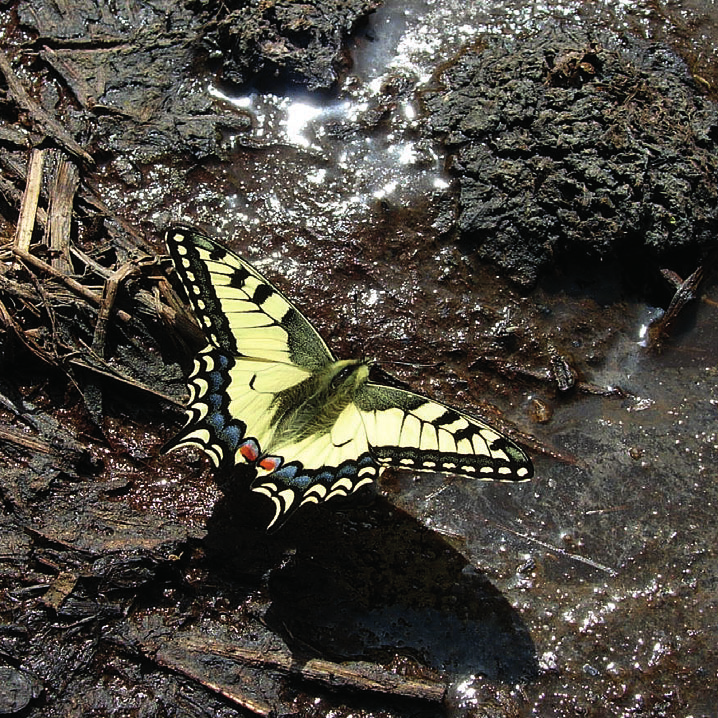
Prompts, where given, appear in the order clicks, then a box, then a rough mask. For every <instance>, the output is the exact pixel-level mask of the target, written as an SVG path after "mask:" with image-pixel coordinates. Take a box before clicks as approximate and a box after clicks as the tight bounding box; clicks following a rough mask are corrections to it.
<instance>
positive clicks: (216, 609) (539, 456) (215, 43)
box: [0, 0, 718, 718]
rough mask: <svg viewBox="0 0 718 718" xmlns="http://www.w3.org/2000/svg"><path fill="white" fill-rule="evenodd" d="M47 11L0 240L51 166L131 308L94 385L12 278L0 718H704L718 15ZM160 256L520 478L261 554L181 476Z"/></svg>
mask: <svg viewBox="0 0 718 718" xmlns="http://www.w3.org/2000/svg"><path fill="white" fill-rule="evenodd" d="M63 8H64V6H63ZM63 8H60V7H59V6H57V5H56V4H53V3H47V4H46V3H44V2H42V0H35V1H34V2H33V3H18V4H15V3H12V2H11V3H5V4H3V7H2V9H1V10H0V12H1V13H2V17H3V23H2V26H3V28H4V29H3V30H2V31H0V50H1V51H2V54H3V57H4V58H6V60H3V62H2V67H1V68H0V70H2V73H3V75H4V77H5V80H4V82H3V84H2V91H3V93H4V94H3V99H4V104H3V105H2V106H0V115H1V117H0V165H1V166H2V168H3V177H2V178H0V179H1V180H2V185H0V192H1V193H2V204H1V205H0V215H2V218H1V221H0V227H2V233H3V236H4V237H7V238H8V240H10V239H11V238H12V237H13V235H14V233H15V227H16V225H19V224H21V221H22V217H21V216H20V213H19V207H20V205H21V202H22V194H23V190H24V187H25V184H26V182H28V183H29V181H30V180H29V177H28V175H27V169H26V168H27V164H28V158H29V157H30V150H31V148H35V149H38V148H40V149H42V148H46V149H48V150H49V151H51V152H54V153H60V154H62V155H63V156H64V157H65V158H66V159H68V160H69V161H70V162H71V163H73V164H74V165H75V166H76V167H77V173H78V176H79V180H78V188H77V193H76V195H75V200H74V205H73V210H72V220H71V236H72V243H73V246H74V248H75V249H76V250H79V253H78V251H74V253H73V254H72V256H71V260H70V263H71V265H72V268H73V276H75V277H76V281H78V282H80V283H81V284H83V285H84V286H86V287H87V288H90V289H92V290H93V291H97V292H99V293H101V291H102V286H103V285H105V284H106V283H107V282H108V280H110V279H112V278H113V277H114V278H116V275H113V271H115V270H117V269H118V268H122V267H127V266H129V265H130V264H132V266H136V267H138V269H137V271H133V272H132V273H129V272H128V278H127V280H126V282H125V283H124V284H122V285H121V287H120V290H119V293H118V298H117V300H116V302H117V307H118V308H119V309H121V310H122V311H125V312H126V313H127V316H128V317H129V318H128V319H127V320H121V318H120V317H119V316H118V318H117V320H116V321H114V322H113V321H110V322H109V323H108V325H107V335H106V337H105V338H104V341H103V342H101V348H102V351H101V352H100V353H99V355H98V352H94V351H93V352H90V351H89V348H97V346H98V341H97V332H96V324H97V322H98V310H97V308H96V307H95V308H93V307H90V306H89V305H84V304H81V303H79V300H78V299H77V298H76V297H75V295H73V290H72V289H71V288H70V289H68V287H69V285H66V284H65V285H62V284H59V282H58V281H56V279H57V278H54V279H49V278H48V277H47V276H45V275H44V274H43V272H42V271H41V270H40V269H37V268H35V269H33V266H34V265H28V264H27V263H25V264H23V265H22V266H18V263H17V261H16V260H15V259H13V255H12V253H11V252H10V250H9V249H7V250H6V251H5V253H4V254H3V255H2V266H3V271H2V273H1V274H0V280H1V281H0V300H2V305H1V306H0V310H1V311H0V319H1V320H2V334H0V361H1V362H2V373H1V374H0V395H2V407H0V417H1V419H2V425H1V426H0V430H1V432H2V433H1V434H0V441H1V442H2V443H1V444H0V450H2V457H3V467H2V471H1V472H0V476H1V479H0V481H1V483H0V495H1V496H2V501H3V513H2V516H1V517H0V523H1V524H2V531H1V532H0V589H1V591H0V615H1V616H2V622H1V623H0V676H2V679H3V680H2V683H3V686H4V687H3V688H0V713H5V714H10V715H12V714H18V715H24V716H40V715H42V716H66V715H89V714H91V713H95V714H102V715H107V716H115V715H116V716H120V715H127V714H128V713H131V712H137V711H142V714H143V715H152V716H165V715H178V716H180V715H181V716H195V715H201V714H211V715H218V716H219V715H221V716H244V715H248V714H249V715H252V714H254V715H302V716H329V715H332V716H350V715H353V716H358V715H359V716H366V717H367V718H368V717H369V716H377V717H379V716H381V717H382V718H384V717H387V718H388V717H390V716H391V717H393V716H397V717H400V716H432V717H433V716H455V717H457V718H458V717H461V718H464V717H465V718H470V717H471V718H473V717H474V716H497V717H500V716H507V717H508V716H575V715H577V714H581V715H590V716H628V715H631V716H675V715H691V716H696V717H697V716H713V715H715V706H716V705H718V689H716V686H717V685H718V655H716V654H717V650H716V645H718V644H717V641H716V627H715V614H716V608H717V606H716V602H717V600H718V597H717V593H716V590H717V589H716V586H717V585H718V574H717V569H716V566H717V565H718V564H717V562H716V556H715V552H716V549H715V546H716V544H717V541H716V538H717V536H716V532H717V531H718V528H716V522H715V520H714V515H715V511H716V501H717V499H718V485H717V483H716V472H715V468H714V467H715V465H716V458H717V457H718V436H717V434H716V428H715V427H716V419H717V418H718V390H717V389H716V373H717V372H718V369H716V362H715V358H716V346H715V337H716V335H717V331H716V330H717V329H718V327H716V323H717V320H716V306H718V287H717V285H716V282H715V277H714V274H713V273H712V263H713V262H714V259H715V251H716V240H715V230H716V215H715V213H716V206H717V203H716V202H715V199H716V184H715V183H716V167H715V157H716V156H717V155H716V152H715V150H716V147H715V144H716V142H717V141H718V113H717V111H716V106H715V104H714V103H715V95H716V83H717V82H718V74H717V73H716V62H715V61H716V58H715V47H716V34H717V27H716V26H717V22H718V21H717V20H716V17H715V9H714V8H713V7H712V5H710V4H708V3H701V2H696V1H692V2H682V3H674V4H672V5H670V6H662V5H661V6H658V5H656V4H655V3H644V4H640V3H639V4H635V5H631V6H630V7H629V6H627V5H625V4H615V3H610V4H609V3H605V4H601V3H599V4H596V3H591V4H583V3H581V2H562V3H560V4H552V6H551V8H550V9H549V8H547V7H545V6H543V5H542V4H541V3H529V4H526V3H521V4H517V3H512V2H505V3H501V4H500V5H492V6H489V5H483V4H477V3H458V2H432V1H431V0H414V1H413V2H409V3H399V2H395V1H394V0H390V1H389V2H385V3H384V4H382V5H379V4H377V3H373V2H356V3H334V2H325V3H322V2H319V1H318V0H317V1H316V2H308V3H303V4H302V5H301V9H300V6H298V5H297V4H295V3H291V2H270V3H262V4H256V5H251V6H248V7H239V5H237V7H234V5H233V4H219V3H217V4H215V3H212V2H204V1H200V2H187V3H166V2H163V1H162V0H154V1H153V2H147V3H141V4H140V3H137V4H134V3H126V4H124V5H123V6H122V7H121V8H116V7H114V6H113V7H110V4H105V3H104V2H102V1H101V0H100V1H98V2H95V0H82V2H80V3H78V4H77V7H74V8H73V10H72V12H70V11H69V10H67V12H65V10H64V9H63ZM8 68H9V69H8ZM23 93H25V94H23ZM73 143H74V144H73ZM84 153H86V154H87V157H85V154H84ZM53 156H54V155H53ZM53 161H54V160H53ZM58 162H59V160H58ZM50 164H51V163H50ZM51 194H52V187H51V186H49V185H48V184H47V183H46V185H45V186H44V187H43V188H42V190H41V192H40V200H39V202H40V210H39V212H38V218H37V221H36V222H37V226H36V228H35V231H34V233H33V235H32V244H31V245H30V246H31V250H33V251H34V252H35V254H36V255H37V256H40V257H43V258H44V259H46V260H47V262H48V263H50V262H52V261H54V259H56V257H54V256H53V255H52V253H51V252H48V251H47V250H38V249H37V248H38V247H41V245H42V241H43V236H44V225H43V223H44V221H45V220H44V219H43V217H44V216H49V215H51V214H52V207H51V206H50V204H49V203H48V197H49V196H50V195H51ZM43 212H45V213H46V215H43ZM174 221H185V222H191V223H193V224H194V225H196V226H198V227H200V228H201V229H202V230H203V231H205V232H206V233H208V234H210V235H211V236H213V237H214V238H215V239H218V240H219V241H221V242H224V243H225V244H226V245H227V246H229V247H230V248H232V249H234V250H235V251H237V252H239V253H241V254H242V256H244V257H245V258H246V259H248V260H249V261H251V262H253V263H254V264H255V265H256V266H257V267H258V268H259V269H260V270H261V271H262V272H263V273H265V274H266V275H267V277H268V278H269V279H270V280H271V281H273V282H275V283H276V285H277V286H278V287H279V288H280V289H281V290H282V291H283V292H285V293H286V294H287V295H288V296H289V297H290V298H291V299H292V300H293V301H294V302H296V304H297V306H298V307H300V308H301V309H302V311H303V312H304V313H305V314H306V316H307V317H308V318H310V320H311V321H312V322H313V323H314V325H315V326H316V327H317V329H318V330H319V331H320V333H321V334H322V335H323V336H324V337H325V339H326V340H327V342H328V343H329V345H330V346H331V348H332V349H333V350H334V351H335V353H336V354H337V355H338V356H340V357H349V356H365V357H367V358H371V359H376V360H377V361H378V362H380V364H381V365H382V367H383V369H384V370H386V371H387V372H389V373H391V374H392V375H394V376H396V377H398V379H399V380H400V381H403V382H405V383H407V384H408V385H409V386H411V387H412V388H413V389H415V390H417V391H420V392H422V393H425V394H428V395H431V396H432V397H434V398H437V399H439V400H442V401H445V402H446V403H448V404H450V405H452V406H457V407H459V408H461V409H464V410H466V411H469V412H472V413H475V414H477V415H479V416H481V417H482V418H484V419H485V420H486V421H488V422H489V423H491V424H493V425H495V426H496V427H497V428H499V429H501V430H502V431H505V432H507V433H509V434H510V435H511V436H512V437H513V438H514V439H515V440H516V441H519V442H520V443H522V444H523V445H524V446H526V447H527V450H528V451H529V452H530V453H531V455H532V457H533V459H534V464H535V469H536V471H535V476H534V478H533V479H532V480H531V481H529V482H526V483H521V484H503V483H502V484H488V483H478V482H472V481H470V480H467V479H460V478H457V477H447V476H441V475H432V474H421V475H415V474H410V473H406V472H387V473H386V474H385V475H384V477H383V478H382V480H381V482H380V485H379V487H378V489H377V491H376V492H374V493H373V494H372V493H371V492H367V493H364V494H361V495H359V496H357V497H355V499H354V500H353V501H352V502H347V503H345V504H339V505H337V506H333V505H331V504H329V505H327V506H323V507H318V508H316V509H307V510H306V511H304V510H303V511H302V512H298V513H297V514H296V516H295V517H294V518H293V519H292V520H291V521H290V522H289V523H288V524H287V526H286V527H285V528H283V529H282V530H281V531H278V532H274V533H271V534H267V533H266V531H265V527H266V524H267V523H268V521H269V519H270V517H271V513H272V512H271V509H270V507H269V506H267V505H266V504H265V503H264V500H263V499H262V497H258V496H256V495H253V494H251V493H250V492H249V491H248V490H247V477H244V476H242V475H241V473H240V472H238V473H237V474H230V475H223V476H214V475H213V473H212V472H211V470H210V466H209V464H208V462H207V460H206V457H204V456H203V455H201V454H199V453H192V452H189V451H187V450H185V451H183V452H182V453H181V454H180V453H177V454H170V455H163V454H162V453H161V447H162V445H163V443H164V442H165V441H166V440H167V439H169V438H170V437H171V436H172V434H173V433H174V432H175V431H176V430H177V429H178V428H179V427H180V426H181V422H182V412H181V404H182V402H183V401H184V398H185V394H184V388H183V379H182V377H183V376H184V374H185V373H186V372H187V371H188V369H189V367H190V366H191V359H192V354H193V351H194V350H195V349H196V344H197V338H196V336H195V337H194V338H192V336H191V332H190V334H186V335H181V333H180V332H179V330H178V329H177V325H176V324H174V325H173V324H171V323H169V322H170V318H171V317H173V316H174V314H172V312H169V311H163V312H160V311H159V310H157V309H156V307H157V306H159V305H160V304H162V302H166V297H167V296H170V293H171V290H170V289H169V287H170V285H171V284H172V282H173V281H174V280H173V279H172V277H171V270H170V267H169V263H168V262H167V261H162V260H160V261H159V262H157V263H155V262H154V261H153V260H154V258H155V257H158V256H160V255H163V254H164V253H165V249H164V247H163V246H162V240H161V237H162V233H163V231H164V229H165V228H166V227H167V226H168V225H170V224H171V223H172V222H174ZM133 263H134V264H133ZM696 271H697V272H698V273H697V274H695V273H696ZM123 276H124V275H123ZM691 277H694V279H695V281H693V282H691V281H690V278H691ZM686 280H689V281H686ZM175 286H176V285H175ZM677 290H678V291H677ZM676 297H678V298H679V299H681V301H680V302H678V301H677V299H676ZM174 309H176V311H177V312H179V311H180V306H179V304H178V305H177V306H176V307H175V308H174ZM174 309H173V311H174ZM180 335H181V336H180ZM178 336H179V337H180V338H177V337H178Z"/></svg>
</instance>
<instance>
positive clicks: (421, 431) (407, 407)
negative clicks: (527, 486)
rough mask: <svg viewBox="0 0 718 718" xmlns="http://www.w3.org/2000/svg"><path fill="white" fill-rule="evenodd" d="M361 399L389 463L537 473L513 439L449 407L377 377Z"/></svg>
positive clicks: (519, 476)
mask: <svg viewBox="0 0 718 718" xmlns="http://www.w3.org/2000/svg"><path fill="white" fill-rule="evenodd" d="M356 403H357V405H358V407H359V409H360V410H361V414H362V417H363V420H364V426H365V428H366V433H367V438H368V441H369V445H370V446H371V450H372V454H373V455H374V457H375V458H376V460H377V461H378V462H379V463H380V464H382V465H384V466H396V467H398V468H406V469H413V470H418V471H437V472H444V473H454V474H460V475H463V476H472V477H475V478H480V479H492V480H502V481H523V480H526V479H530V478H531V476H532V475H533V466H532V464H531V461H530V460H529V458H528V457H527V456H526V454H525V453H524V452H523V451H522V450H521V449H520V448H519V447H518V446H517V445H516V444H515V443H514V442H513V441H511V440H510V439H508V438H507V437H506V436H504V435H503V434H500V433H499V432H498V431H496V430H495V429H493V428H492V427H490V426H489V425H488V424H485V423H483V422H482V421H479V420H478V419H475V418H473V417H471V416H469V415H467V414H464V413H462V412H460V411H458V410H456V409H452V408H451V407H449V406H446V405H444V404H440V403H439V402H436V401H432V400H431V399H427V398H425V397H423V396H420V395H419V394H415V393H413V392H410V391H406V390H404V389H397V388H394V387H389V386H383V385H381V384H374V383H372V382H367V383H366V384H364V385H363V386H362V387H361V388H360V390H359V391H358V392H357V396H356Z"/></svg>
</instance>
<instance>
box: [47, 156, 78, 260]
mask: <svg viewBox="0 0 718 718" xmlns="http://www.w3.org/2000/svg"><path fill="white" fill-rule="evenodd" d="M57 154H58V155H59V157H58V160H57V163H56V166H55V176H54V178H53V182H52V187H51V189H50V207H49V212H48V214H49V221H48V225H47V230H48V235H49V237H48V242H47V244H48V245H49V247H50V254H51V255H52V266H53V267H54V268H55V269H57V270H58V272H62V273H63V274H73V267H72V261H71V259H70V231H71V228H72V205H73V202H74V198H75V192H77V188H78V186H79V184H80V176H79V174H78V171H77V167H76V166H75V164H74V163H73V162H72V161H70V160H69V159H68V158H67V157H65V156H64V154H63V153H61V152H58V153H57Z"/></svg>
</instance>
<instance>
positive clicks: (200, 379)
mask: <svg viewBox="0 0 718 718" xmlns="http://www.w3.org/2000/svg"><path fill="white" fill-rule="evenodd" d="M165 240H166V243H167V247H168V249H169V253H170V256H171V257H172V260H173V263H174V266H175V268H176V270H177V274H178V275H179V277H180V280H181V282H182V284H183V286H184V289H185V291H186V293H187V296H188V298H189V300H190V303H191V305H192V308H193V310H194V313H195V315H196V317H197V319H198V320H199V323H200V325H201V327H202V329H203V331H204V333H205V336H206V339H207V345H206V346H205V347H204V348H203V349H201V350H200V351H199V353H198V354H197V356H196V357H195V360H194V368H193V370H192V373H191V374H190V376H189V378H188V380H187V383H188V389H189V394H190V398H189V401H188V404H187V420H186V423H185V426H184V428H183V429H182V430H181V431H180V432H179V434H177V436H176V437H175V438H174V439H173V440H171V441H170V442H169V444H168V445H167V446H166V447H165V448H166V450H173V449H177V448H180V447H183V446H196V447H199V448H200V449H201V450H202V451H204V452H206V453H207V454H208V455H209V457H210V459H211V460H212V462H213V463H214V465H215V466H216V467H217V468H223V467H233V466H236V465H248V466H250V467H252V468H254V469H255V470H256V477H255V478H254V480H253V482H252V485H251V487H252V490H253V491H256V492H258V493H260V494H265V495H266V496H268V497H269V498H270V499H271V500H272V501H273V502H274V510H275V513H274V518H273V519H272V521H271V522H270V524H269V526H270V527H271V526H273V525H274V524H275V523H277V522H281V521H282V520H284V519H285V518H286V517H287V516H288V514H289V513H290V512H291V511H293V510H295V509H296V508H297V507H299V506H302V505H304V504H309V503H319V502H322V501H328V500H330V499H333V498H334V497H337V496H347V495H349V494H352V493H353V492H355V491H357V490H358V489H360V488H361V487H362V486H364V485H366V484H370V483H372V482H373V481H374V480H375V479H376V478H377V476H378V475H379V474H380V472H381V471H382V470H383V469H384V468H385V467H387V466H396V467H398V468H403V469H410V470H418V471H434V472H442V473H451V474H458V475H461V476H470V477H472V478H479V479H498V480H504V481H520V480H526V479H530V478H531V476H532V475H533V466H532V464H531V461H530V460H529V458H528V457H527V456H526V454H525V453H524V451H523V450H522V449H521V448H519V447H518V446H517V445H516V444H515V443H514V442H513V441H511V440H510V439H509V438H507V437H506V436H504V435H503V434H501V433H499V432H498V431H496V430H495V429H493V428H491V427H490V426H488V425H487V424H485V423H483V422H482V421H479V420H478V419H475V418H473V417H471V416H469V415H467V414H465V413H463V412H461V411H459V410H457V409H452V408H451V407H449V406H446V405H444V404H440V403H439V402H436V401H432V400H431V399H428V398H426V397H423V396H420V395H419V394H415V393H413V392H411V391H406V390H405V389H400V388H396V387H394V386H388V385H384V384H380V383H376V382H375V381H372V380H371V379H370V377H369V373H370V369H371V365H370V364H369V363H367V362H365V361H362V360H359V359H340V360H337V359H336V358H335V357H334V355H333V354H332V352H331V351H330V350H329V347H328V346H327V345H326V343H325V342H324V340H323V339H322V338H321V337H320V335H319V333H318V332H317V331H316V330H315V329H314V327H313V326H312V325H311V324H310V323H309V321H308V320H307V319H306V318H305V317H304V316H303V315H302V314H301V312H300V311H299V310H298V309H297V308H296V307H295V306H294V305H293V304H292V303H291V302H290V301H289V300H288V299H287V298H286V297H285V296H284V295H283V294H282V293H281V292H280V291H279V290H278V289H277V288H276V287H275V286H274V285H273V284H272V283H271V282H269V281H268V280H267V279H265V277H263V276H262V275H261V274H260V273H259V272H258V271H257V270H256V269H254V267H252V266H251V265H250V264H248V263H247V262H245V261H244V260H243V259H241V258H240V257H238V256H237V255H236V254H234V253H233V252H230V251H229V250H227V249H225V248H224V247H222V246H220V245H219V244H217V243H216V242H214V241H212V240H211V239H209V238H208V237H206V236H204V235H202V234H200V233H198V232H197V231H196V230H194V229H192V228H190V227H187V226H184V225H181V226H175V227H172V228H170V229H169V230H168V231H167V233H166V235H165Z"/></svg>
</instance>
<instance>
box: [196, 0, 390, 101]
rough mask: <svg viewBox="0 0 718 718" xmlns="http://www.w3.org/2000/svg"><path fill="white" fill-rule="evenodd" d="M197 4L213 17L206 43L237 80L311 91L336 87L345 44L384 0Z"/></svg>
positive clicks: (226, 75) (226, 74) (345, 64)
mask: <svg viewBox="0 0 718 718" xmlns="http://www.w3.org/2000/svg"><path fill="white" fill-rule="evenodd" d="M234 4H235V3H224V2H215V1H214V0H208V1H207V2H198V3H193V6H194V7H201V8H202V10H203V11H204V12H205V13H207V14H208V15H209V16H210V17H212V18H218V21H217V24H216V28H215V32H211V33H209V34H208V35H206V36H205V38H204V42H205V44H206V45H207V47H208V48H209V49H210V51H211V52H212V54H213V55H214V56H215V57H216V58H217V59H219V60H220V66H221V70H222V74H223V77H224V79H225V80H227V81H229V82H233V83H236V84H240V85H244V84H247V83H253V84H255V83H257V84H266V83H268V82H269V83H272V84H275V85H276V84H278V83H289V84H292V85H300V86H305V87H307V88H308V89H309V90H327V89H330V88H331V87H333V86H334V85H335V84H336V82H337V80H338V79H339V77H340V76H341V75H342V74H343V72H344V71H345V70H346V69H347V68H348V62H349V60H348V57H347V56H346V54H345V51H344V42H345V40H346V38H347V36H348V35H349V34H350V33H351V31H352V29H353V28H354V26H355V25H356V24H357V22H358V21H359V20H360V19H361V18H362V17H364V16H366V15H368V14H369V13H370V12H373V11H374V10H375V9H376V8H377V7H379V5H381V1H380V0H350V1H345V0H305V2H292V1H291V0H269V2H251V3H237V5H238V7H232V6H233V5H234Z"/></svg>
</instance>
